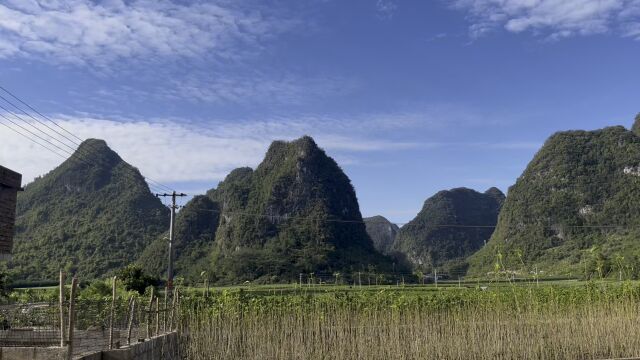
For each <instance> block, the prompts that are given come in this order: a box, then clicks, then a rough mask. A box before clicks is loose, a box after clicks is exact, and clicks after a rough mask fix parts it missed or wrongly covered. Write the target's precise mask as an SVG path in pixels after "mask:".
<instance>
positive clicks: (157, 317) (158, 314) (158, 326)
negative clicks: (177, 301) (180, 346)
mask: <svg viewBox="0 0 640 360" xmlns="http://www.w3.org/2000/svg"><path fill="white" fill-rule="evenodd" d="M159 334H160V301H159V299H158V297H157V296H156V336H158V335H159Z"/></svg>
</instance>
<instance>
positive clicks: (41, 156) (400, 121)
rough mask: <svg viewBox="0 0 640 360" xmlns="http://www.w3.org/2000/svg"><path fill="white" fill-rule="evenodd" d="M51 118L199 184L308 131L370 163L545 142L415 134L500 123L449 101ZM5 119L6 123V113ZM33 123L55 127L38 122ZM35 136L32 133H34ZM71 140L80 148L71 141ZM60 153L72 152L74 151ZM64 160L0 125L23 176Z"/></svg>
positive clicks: (335, 151) (164, 173)
mask: <svg viewBox="0 0 640 360" xmlns="http://www.w3.org/2000/svg"><path fill="white" fill-rule="evenodd" d="M7 116H8V117H9V118H11V116H10V115H7ZM51 117H52V118H53V119H54V120H56V122H57V123H58V124H60V125H61V126H62V127H64V128H65V129H68V130H69V131H71V132H72V133H74V134H76V135H77V136H79V137H80V138H101V139H104V140H106V141H107V142H108V143H109V145H110V146H111V147H112V148H113V149H114V150H115V151H116V152H118V153H119V154H120V155H121V156H122V157H123V158H124V159H125V160H126V161H128V162H129V163H131V164H133V165H134V166H137V167H139V168H140V170H141V171H142V173H143V174H144V175H145V176H148V177H150V178H152V179H155V180H158V181H161V182H165V183H167V182H170V183H174V182H182V183H188V182H199V185H198V186H204V185H202V184H206V183H209V184H211V185H213V184H214V183H215V182H216V181H218V180H221V179H223V178H224V177H225V176H226V175H227V174H228V172H229V171H230V170H232V169H234V168H236V167H240V166H251V167H255V166H256V165H257V164H258V163H259V162H260V161H261V160H262V158H263V156H264V153H265V151H266V149H267V148H268V146H269V144H270V143H271V142H272V141H273V140H278V139H283V140H291V139H295V138H298V137H300V136H302V135H311V136H313V137H314V139H315V140H316V141H317V142H318V144H319V145H320V146H321V147H323V148H325V149H326V150H327V151H328V152H329V154H330V155H331V156H333V157H334V158H336V160H338V161H339V163H340V164H341V165H343V166H371V165H372V164H371V162H370V158H371V156H370V154H369V153H371V152H397V151H406V150H416V151H431V150H433V151H436V150H437V149H440V150H448V149H467V150H469V151H475V150H474V149H476V150H477V149H483V150H489V151H492V150H494V151H504V149H509V150H525V151H529V150H534V149H535V148H538V147H539V144H537V143H535V142H519V141H514V142H506V143H497V142H496V143H489V142H482V143H479V142H466V143H465V142H460V141H450V142H447V141H439V142H434V141H430V140H429V139H428V138H423V137H416V136H412V135H413V134H415V133H416V132H419V133H424V132H425V131H427V132H429V133H432V134H438V133H440V132H449V131H450V129H452V128H469V129H475V128H480V127H482V128H485V127H486V126H499V125H500V124H501V123H500V122H496V123H491V122H489V121H487V120H486V118H485V117H483V116H480V115H475V116H471V115H469V113H467V112H465V111H462V110H458V111H457V112H455V111H453V110H451V107H448V106H436V107H433V108H430V109H423V110H421V111H415V112H396V113H373V114H359V115H352V116H347V115H334V116H331V115H302V116H291V117H272V118H268V119H265V120H243V121H232V120H229V119H226V120H224V121H222V120H211V121H207V122H202V121H200V122H188V121H186V120H184V119H158V120H150V121H142V120H140V119H137V118H127V117H113V116H112V117H108V118H105V117H101V116H96V115H91V114H85V115H82V114H76V115H74V116H69V115H57V116H53V115H52V116H51ZM25 119H26V118H25ZM0 122H2V123H6V121H5V119H1V118H0ZM31 125H34V126H36V127H38V128H40V129H42V130H44V131H45V132H47V133H49V134H52V133H51V131H49V130H48V129H46V128H43V127H42V125H40V124H36V123H31ZM14 127H15V126H14ZM18 130H20V129H18ZM52 135H53V134H52ZM29 137H31V138H33V136H31V135H30V136H29ZM50 140H51V141H54V140H52V139H50ZM60 140H65V139H60ZM54 142H55V141H54ZM65 143H67V144H68V145H70V146H71V147H72V148H73V147H74V145H73V144H71V143H69V142H68V141H65ZM46 145H47V146H49V147H51V146H50V145H48V144H46ZM66 150H68V151H72V150H71V149H68V148H66ZM58 152H59V153H61V154H62V155H63V157H68V154H66V153H64V152H61V151H58ZM62 160H63V159H62V158H61V157H58V156H56V155H55V154H53V153H51V152H49V151H47V150H46V149H43V148H41V147H39V146H38V145H36V144H33V143H32V142H30V141H29V140H27V139H25V138H23V137H21V136H19V135H17V134H15V133H14V132H11V131H10V130H8V129H7V128H6V127H0V163H1V164H3V165H7V166H9V167H12V168H15V169H16V170H19V171H20V172H22V173H23V174H24V179H25V181H27V182H28V181H31V180H32V179H33V178H34V177H36V176H39V175H42V174H44V173H46V172H47V171H49V170H51V169H53V168H54V167H55V166H56V165H57V164H59V163H60V162H61V161H62Z"/></svg>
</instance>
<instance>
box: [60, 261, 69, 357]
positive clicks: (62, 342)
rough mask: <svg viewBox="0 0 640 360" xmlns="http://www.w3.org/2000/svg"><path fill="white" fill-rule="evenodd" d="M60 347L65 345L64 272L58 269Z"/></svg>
mask: <svg viewBox="0 0 640 360" xmlns="http://www.w3.org/2000/svg"><path fill="white" fill-rule="evenodd" d="M59 301H60V309H59V310H60V347H64V346H65V345H66V342H67V341H66V340H67V339H66V336H65V334H66V331H65V326H66V325H67V324H66V321H65V319H64V273H63V272H62V270H60V298H59Z"/></svg>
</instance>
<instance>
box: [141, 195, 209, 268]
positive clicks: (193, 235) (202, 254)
mask: <svg viewBox="0 0 640 360" xmlns="http://www.w3.org/2000/svg"><path fill="white" fill-rule="evenodd" d="M219 218H220V207H219V206H218V203H216V202H213V201H212V200H211V199H209V198H208V197H207V196H204V195H200V196H196V197H194V198H193V199H191V200H190V201H189V202H188V203H187V204H186V205H185V206H184V207H183V208H182V209H181V210H180V212H178V214H177V215H176V219H175V232H174V237H175V241H174V243H173V247H174V251H175V252H174V256H175V262H174V270H175V272H176V273H177V274H179V275H180V276H184V277H186V278H189V279H197V278H198V277H199V276H200V273H201V272H202V271H206V270H209V268H210V265H211V250H212V246H213V242H214V240H215V236H216V229H217V228H218V223H219ZM168 239H169V232H168V231H167V232H165V233H163V234H162V235H160V236H159V237H158V238H157V239H156V240H155V241H154V242H153V243H152V244H151V245H149V247H147V248H146V249H145V251H144V252H143V253H142V255H141V256H140V259H139V260H138V263H139V264H140V265H142V268H143V269H144V270H145V271H147V272H148V273H150V274H153V275H161V276H165V272H166V271H167V262H168V258H169V254H168Z"/></svg>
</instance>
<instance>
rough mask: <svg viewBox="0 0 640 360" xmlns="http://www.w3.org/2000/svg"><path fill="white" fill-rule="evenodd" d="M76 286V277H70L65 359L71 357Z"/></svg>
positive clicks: (68, 359)
mask: <svg viewBox="0 0 640 360" xmlns="http://www.w3.org/2000/svg"><path fill="white" fill-rule="evenodd" d="M77 288H78V278H77V277H75V276H74V277H73V279H71V294H70V296H69V331H68V332H67V333H68V334H69V341H68V346H67V360H71V359H72V358H73V328H74V326H75V322H76V291H77Z"/></svg>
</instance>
